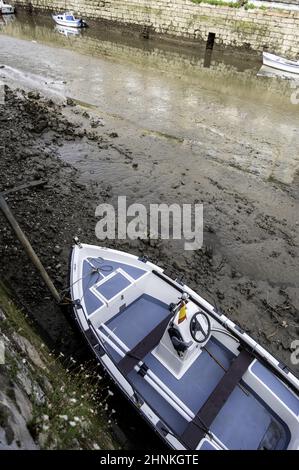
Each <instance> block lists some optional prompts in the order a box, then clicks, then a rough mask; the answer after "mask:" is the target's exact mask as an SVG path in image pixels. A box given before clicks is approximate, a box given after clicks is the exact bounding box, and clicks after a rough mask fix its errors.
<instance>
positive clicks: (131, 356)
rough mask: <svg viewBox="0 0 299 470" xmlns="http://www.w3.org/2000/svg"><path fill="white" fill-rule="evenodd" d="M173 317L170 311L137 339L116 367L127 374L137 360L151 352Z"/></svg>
mask: <svg viewBox="0 0 299 470" xmlns="http://www.w3.org/2000/svg"><path fill="white" fill-rule="evenodd" d="M172 317H173V313H172V312H170V313H169V314H168V315H167V316H166V317H165V318H164V319H163V320H162V321H161V322H160V323H158V325H156V326H155V328H154V329H153V330H151V331H150V332H149V333H148V334H147V336H145V337H144V338H143V339H142V340H141V341H139V343H138V344H136V346H134V347H133V348H132V349H131V350H130V351H129V352H127V354H126V355H125V357H123V358H122V359H121V361H120V362H119V363H118V367H119V368H120V370H121V371H122V373H123V374H124V375H125V376H126V375H128V374H129V373H130V372H131V371H132V370H133V369H134V367H135V366H136V365H137V364H138V362H140V361H142V360H143V359H144V357H145V356H146V355H147V354H148V353H149V352H151V351H152V350H153V349H154V348H155V347H156V346H157V344H158V343H159V341H160V340H161V338H162V336H163V334H164V332H165V330H166V328H167V325H168V323H169V321H170V319H171V318H172Z"/></svg>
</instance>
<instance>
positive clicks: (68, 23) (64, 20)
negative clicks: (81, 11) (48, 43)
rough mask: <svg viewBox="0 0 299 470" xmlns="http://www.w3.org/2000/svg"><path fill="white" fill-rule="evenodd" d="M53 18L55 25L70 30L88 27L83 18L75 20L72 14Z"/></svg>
mask: <svg viewBox="0 0 299 470" xmlns="http://www.w3.org/2000/svg"><path fill="white" fill-rule="evenodd" d="M52 18H53V20H54V21H55V23H57V24H59V25H60V26H65V27H68V28H84V27H86V26H87V23H86V22H85V21H84V20H82V18H75V16H74V14H73V13H72V12H68V13H58V14H57V15H52Z"/></svg>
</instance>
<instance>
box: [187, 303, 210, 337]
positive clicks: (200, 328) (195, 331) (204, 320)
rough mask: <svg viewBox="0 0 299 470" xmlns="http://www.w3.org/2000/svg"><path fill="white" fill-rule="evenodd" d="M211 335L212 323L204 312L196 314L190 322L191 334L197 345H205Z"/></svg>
mask: <svg viewBox="0 0 299 470" xmlns="http://www.w3.org/2000/svg"><path fill="white" fill-rule="evenodd" d="M210 333H211V321H210V319H209V317H208V315H207V314H206V313H204V312H199V311H198V312H196V313H194V315H193V317H192V318H191V320H190V334H191V336H192V338H193V339H194V341H195V342H196V343H204V342H205V341H206V340H207V339H208V337H209V336H210Z"/></svg>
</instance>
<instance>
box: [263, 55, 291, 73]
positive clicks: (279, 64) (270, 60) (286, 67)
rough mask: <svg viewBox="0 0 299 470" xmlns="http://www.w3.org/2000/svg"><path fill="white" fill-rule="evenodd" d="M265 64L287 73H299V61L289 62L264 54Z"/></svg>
mask: <svg viewBox="0 0 299 470" xmlns="http://www.w3.org/2000/svg"><path fill="white" fill-rule="evenodd" d="M263 64H264V65H267V66H268V67H272V68H274V69H278V70H283V71H285V72H291V73H299V61H296V60H287V59H284V58H283V57H279V56H278V55H275V54H269V53H268V52H263Z"/></svg>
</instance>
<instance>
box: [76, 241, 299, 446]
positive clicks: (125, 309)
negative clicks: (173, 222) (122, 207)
mask: <svg viewBox="0 0 299 470" xmlns="http://www.w3.org/2000/svg"><path fill="white" fill-rule="evenodd" d="M70 273H71V276H70V293H71V298H72V304H73V312H74V317H75V320H76V322H77V324H78V326H79V327H80V330H81V332H82V333H83V335H84V337H85V339H86V340H87V342H88V345H89V347H90V348H91V350H92V351H93V353H94V354H95V356H96V358H97V359H98V361H99V362H100V363H101V364H102V365H103V366H104V368H105V369H106V370H107V371H108V373H109V374H110V376H111V377H112V379H113V380H114V382H115V383H116V384H117V385H118V387H119V388H120V389H121V390H122V392H123V393H124V394H125V395H126V397H127V398H128V399H129V400H130V401H131V402H132V403H133V404H134V405H135V407H136V410H137V411H138V412H139V413H140V414H141V415H142V416H143V417H144V418H145V419H146V420H147V421H148V423H149V424H150V425H151V426H152V427H153V428H154V429H155V431H156V432H158V433H159V434H160V436H161V438H162V439H163V440H164V441H165V442H166V443H167V444H168V445H169V446H170V447H172V448H173V449H177V450H206V449H211V450H220V449H225V450H226V449H243V450H247V449H267V450H270V449H298V448H299V380H298V379H297V378H296V377H295V376H294V375H293V374H292V373H291V372H290V371H289V370H288V369H287V368H286V367H285V366H284V365H283V364H281V363H280V362H279V361H277V360H276V359H275V358H274V357H273V356H272V355H271V354H270V353H269V352H267V351H266V350H265V349H264V348H263V347H261V346H260V345H259V344H257V343H256V341H254V340H253V339H252V338H251V337H250V336H248V335H247V334H246V333H245V332H244V331H243V330H242V329H241V328H240V327H239V326H237V325H236V324H235V323H233V322H232V321H231V320H229V319H228V318H227V317H226V316H225V315H224V314H223V313H222V312H221V311H219V310H218V309H217V308H216V307H215V306H213V305H211V304H210V303H208V302H207V301H206V300H204V299H203V298H202V297H201V296H200V295H198V294H197V293H196V292H194V291H193V290H191V289H190V288H189V287H188V286H186V285H182V284H181V283H180V282H178V281H176V280H172V279H171V278H169V277H168V276H167V275H165V273H164V272H163V269H161V268H160V267H158V266H156V265H155V264H153V263H151V262H150V261H148V260H147V259H146V258H145V257H140V258H138V257H137V256H134V255H131V254H128V253H123V252H120V251H116V250H112V249H109V248H105V247H97V246H92V245H85V244H81V243H80V242H79V241H78V240H77V241H76V244H75V245H74V247H73V250H72V256H71V266H70Z"/></svg>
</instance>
